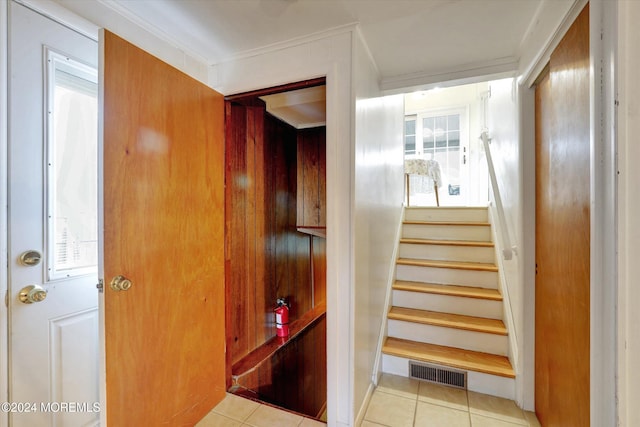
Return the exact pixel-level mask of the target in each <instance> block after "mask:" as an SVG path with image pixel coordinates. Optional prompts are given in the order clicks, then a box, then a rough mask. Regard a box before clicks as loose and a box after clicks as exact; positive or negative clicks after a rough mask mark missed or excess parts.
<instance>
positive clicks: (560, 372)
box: [535, 5, 590, 427]
mask: <svg viewBox="0 0 640 427" xmlns="http://www.w3.org/2000/svg"><path fill="white" fill-rule="evenodd" d="M589 79H590V75H589V8H588V5H587V6H586V7H585V9H584V10H583V11H582V12H581V13H580V15H579V16H578V18H577V19H576V21H575V22H574V23H573V25H572V26H571V28H570V29H569V31H568V32H567V34H566V35H565V37H564V38H563V39H562V41H561V43H560V44H559V45H558V47H557V48H556V50H555V51H554V52H553V54H552V56H551V60H550V63H549V67H548V73H547V74H546V76H544V77H543V78H542V79H541V81H540V83H539V84H538V86H537V88H536V356H535V364H536V366H535V370H536V376H535V380H536V385H535V401H536V413H537V415H538V418H539V419H540V422H541V423H542V425H543V426H545V427H553V426H558V427H571V426H575V427H581V426H588V425H589V386H590V385H589V360H590V358H589V271H590V268H589V264H590V255H589V251H590V250H589V245H590V213H589V202H590V175H589V170H590V137H589V133H590V131H589V128H590V126H589Z"/></svg>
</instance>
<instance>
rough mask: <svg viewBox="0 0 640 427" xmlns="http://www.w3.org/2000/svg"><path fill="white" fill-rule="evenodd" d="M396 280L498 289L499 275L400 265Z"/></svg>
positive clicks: (455, 269)
mask: <svg viewBox="0 0 640 427" xmlns="http://www.w3.org/2000/svg"><path fill="white" fill-rule="evenodd" d="M396 279H397V280H406V281H409V282H424V283H438V284H445V285H459V286H477V287H480V288H489V289H498V273H497V272H495V271H477V270H461V269H458V268H439V267H420V266H416V265H400V264H398V265H397V266H396Z"/></svg>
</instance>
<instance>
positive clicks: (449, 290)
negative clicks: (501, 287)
mask: <svg viewBox="0 0 640 427" xmlns="http://www.w3.org/2000/svg"><path fill="white" fill-rule="evenodd" d="M393 289H394V290H397V291H409V292H422V293H426V294H438V295H450V296H458V297H466V298H477V299H485V300H491V301H502V295H500V292H498V291H497V290H496V289H487V288H477V287H473V286H458V285H439V284H437V283H421V282H408V281H402V280H397V281H396V282H395V283H394V284H393Z"/></svg>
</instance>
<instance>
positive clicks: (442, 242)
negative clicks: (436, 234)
mask: <svg viewBox="0 0 640 427" xmlns="http://www.w3.org/2000/svg"><path fill="white" fill-rule="evenodd" d="M400 243H408V244H412V245H447V246H476V247H482V248H492V247H493V242H476V241H473V240H434V239H414V238H406V237H403V238H401V239H400Z"/></svg>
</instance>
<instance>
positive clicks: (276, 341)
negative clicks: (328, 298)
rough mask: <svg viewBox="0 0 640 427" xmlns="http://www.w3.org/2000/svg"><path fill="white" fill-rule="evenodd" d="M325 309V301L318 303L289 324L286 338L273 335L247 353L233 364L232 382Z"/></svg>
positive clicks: (315, 318)
mask: <svg viewBox="0 0 640 427" xmlns="http://www.w3.org/2000/svg"><path fill="white" fill-rule="evenodd" d="M326 311H327V305H326V303H324V302H323V303H320V304H318V305H316V306H315V307H314V308H312V309H311V310H309V311H307V312H306V313H305V314H303V315H302V316H301V317H300V318H299V319H297V320H296V321H294V322H291V323H290V324H289V336H288V337H286V338H280V337H273V338H271V339H270V340H268V341H267V342H265V343H264V344H262V345H261V346H260V347H258V348H256V349H255V350H253V351H252V352H251V353H249V354H247V355H246V356H245V357H243V358H242V359H240V360H239V361H237V362H236V363H234V364H233V366H232V368H231V376H232V378H233V379H234V382H236V380H237V379H238V378H240V377H242V376H243V375H246V374H248V373H250V372H253V371H254V370H255V369H256V368H257V367H258V366H260V364H261V363H262V362H264V361H265V360H267V359H269V358H271V356H273V355H274V354H275V353H276V352H277V351H278V350H279V349H280V348H281V347H283V346H285V345H287V343H288V342H289V341H291V340H293V339H295V338H296V337H297V336H298V335H300V333H301V332H303V331H304V330H305V329H306V328H308V327H309V326H311V325H313V324H315V323H316V322H317V321H318V320H320V319H321V318H322V317H323V316H324V315H325V313H326Z"/></svg>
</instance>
